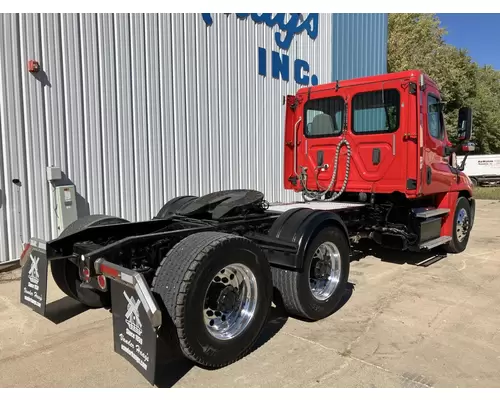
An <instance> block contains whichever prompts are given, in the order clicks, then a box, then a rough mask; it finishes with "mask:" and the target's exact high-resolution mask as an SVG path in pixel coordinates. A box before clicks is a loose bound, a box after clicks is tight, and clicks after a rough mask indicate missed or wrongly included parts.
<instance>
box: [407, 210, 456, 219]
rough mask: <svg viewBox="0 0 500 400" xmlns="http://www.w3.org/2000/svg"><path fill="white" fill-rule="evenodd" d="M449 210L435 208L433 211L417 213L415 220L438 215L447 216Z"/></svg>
mask: <svg viewBox="0 0 500 400" xmlns="http://www.w3.org/2000/svg"><path fill="white" fill-rule="evenodd" d="M449 212H450V209H449V208H435V209H433V210H425V211H418V212H417V213H416V214H415V215H416V217H417V218H431V217H437V216H439V215H446V214H449Z"/></svg>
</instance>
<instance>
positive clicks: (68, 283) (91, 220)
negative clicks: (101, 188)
mask: <svg viewBox="0 0 500 400" xmlns="http://www.w3.org/2000/svg"><path fill="white" fill-rule="evenodd" d="M124 222H128V221H127V220H124V219H121V218H116V217H109V216H107V215H89V216H86V217H82V218H80V219H78V220H76V221H75V222H73V223H71V224H70V225H68V226H67V227H66V229H64V230H63V231H62V232H61V234H60V235H59V238H63V237H65V236H68V235H72V234H73V233H77V232H79V231H81V230H82V229H85V228H88V227H91V226H98V225H111V224H120V223H124ZM51 272H52V277H53V278H54V281H55V282H56V284H57V286H58V287H59V289H61V290H62V291H63V292H64V294H66V295H67V296H69V297H71V298H73V299H75V300H77V301H79V302H80V303H82V304H84V305H86V306H87V307H89V308H102V307H108V306H109V305H110V303H111V299H110V293H109V292H101V291H98V290H92V289H87V288H81V287H80V284H81V283H82V281H81V279H80V276H79V274H78V267H77V266H76V265H75V264H73V263H72V262H71V261H69V260H55V261H52V262H51Z"/></svg>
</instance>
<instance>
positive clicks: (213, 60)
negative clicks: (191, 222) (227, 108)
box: [205, 20, 221, 191]
mask: <svg viewBox="0 0 500 400" xmlns="http://www.w3.org/2000/svg"><path fill="white" fill-rule="evenodd" d="M214 23H217V20H215V21H214ZM205 31H206V35H207V48H208V62H207V65H208V98H209V100H208V104H209V113H208V124H209V129H208V132H209V137H210V146H209V152H210V191H217V190H220V188H221V168H220V163H219V162H220V161H219V160H220V157H221V153H220V122H219V121H220V118H219V114H220V111H219V87H220V85H221V82H220V81H219V71H218V67H219V46H218V32H217V28H216V27H215V26H213V25H212V26H210V27H206V28H205Z"/></svg>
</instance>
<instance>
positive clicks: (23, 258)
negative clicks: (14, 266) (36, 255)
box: [19, 243, 31, 266]
mask: <svg viewBox="0 0 500 400" xmlns="http://www.w3.org/2000/svg"><path fill="white" fill-rule="evenodd" d="M30 249H31V244H29V243H25V245H24V249H23V252H22V253H21V257H20V259H19V260H20V264H21V266H23V265H24V264H26V258H27V257H28V253H29V250H30Z"/></svg>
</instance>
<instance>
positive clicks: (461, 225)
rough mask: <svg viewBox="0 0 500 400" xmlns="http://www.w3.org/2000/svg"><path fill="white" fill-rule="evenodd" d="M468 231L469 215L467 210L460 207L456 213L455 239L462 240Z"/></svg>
mask: <svg viewBox="0 0 500 400" xmlns="http://www.w3.org/2000/svg"><path fill="white" fill-rule="evenodd" d="M468 231H469V216H468V214H467V211H465V210H464V209H463V208H462V209H461V210H460V211H459V213H458V217H457V228H456V233H457V239H458V241H459V242H462V241H463V240H464V239H465V237H466V236H467V233H468Z"/></svg>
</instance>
